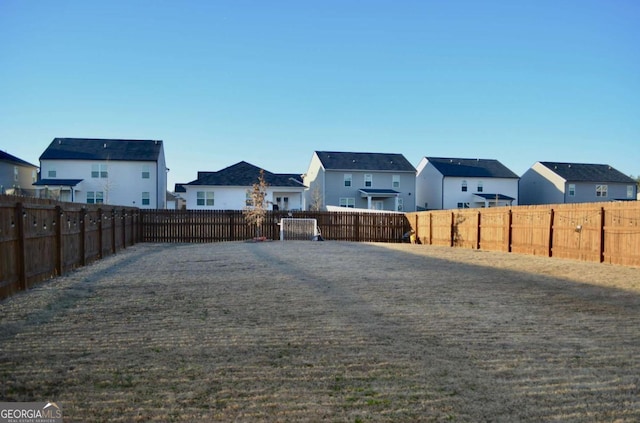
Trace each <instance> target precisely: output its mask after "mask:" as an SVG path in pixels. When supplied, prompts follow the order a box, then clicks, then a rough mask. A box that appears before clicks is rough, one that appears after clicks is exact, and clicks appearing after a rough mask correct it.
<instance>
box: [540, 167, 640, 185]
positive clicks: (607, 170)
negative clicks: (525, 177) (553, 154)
mask: <svg viewBox="0 0 640 423" xmlns="http://www.w3.org/2000/svg"><path fill="white" fill-rule="evenodd" d="M538 163H540V164H541V165H543V166H545V167H546V168H548V169H549V170H551V171H552V172H553V173H555V174H556V175H558V176H560V177H561V178H562V179H564V180H566V181H572V182H618V183H624V184H635V183H636V181H635V180H634V179H633V178H631V177H629V176H627V175H625V174H624V173H622V172H620V171H618V170H616V169H614V168H612V167H611V166H609V165H606V164H585V163H561V162H538Z"/></svg>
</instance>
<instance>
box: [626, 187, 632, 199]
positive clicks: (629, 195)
mask: <svg viewBox="0 0 640 423" xmlns="http://www.w3.org/2000/svg"><path fill="white" fill-rule="evenodd" d="M627 198H633V185H627Z"/></svg>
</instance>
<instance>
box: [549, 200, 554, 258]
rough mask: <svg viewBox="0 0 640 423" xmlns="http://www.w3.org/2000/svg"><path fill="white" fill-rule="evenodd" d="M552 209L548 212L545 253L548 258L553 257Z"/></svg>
mask: <svg viewBox="0 0 640 423" xmlns="http://www.w3.org/2000/svg"><path fill="white" fill-rule="evenodd" d="M554 214H555V213H554V211H553V209H550V210H549V243H548V245H549V250H548V251H547V255H548V256H549V257H552V256H553V217H554Z"/></svg>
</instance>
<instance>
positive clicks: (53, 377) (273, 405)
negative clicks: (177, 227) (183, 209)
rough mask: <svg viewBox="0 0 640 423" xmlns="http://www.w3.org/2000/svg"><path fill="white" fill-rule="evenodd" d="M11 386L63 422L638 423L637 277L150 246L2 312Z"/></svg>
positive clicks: (412, 249)
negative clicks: (55, 409)
mask: <svg viewBox="0 0 640 423" xmlns="http://www.w3.org/2000/svg"><path fill="white" fill-rule="evenodd" d="M0 381H1V385H0V401H46V400H50V401H55V402H56V403H57V404H58V405H60V406H61V407H62V410H63V414H64V416H65V421H70V422H103V421H105V422H106V421H109V422H135V421H140V422H148V421H153V422H199V421H202V422H204V421H221V422H231V421H240V422H260V421H269V422H271V421H273V422H287V421H290V422H299V421H309V422H315V421H331V422H421V421H422V422H441V421H455V422H536V423H538V422H638V421H640V269H639V268H629V267H620V266H611V265H606V264H595V263H585V262H578V261H567V260H560V259H547V258H536V257H532V256H524V255H509V254H505V253H495V252H482V251H473V250H463V249H458V248H455V249H450V248H440V247H428V246H422V245H409V244H357V243H343V242H331V241H327V242H303V241H296V242H284V243H282V242H267V243H241V242H238V243H220V244H200V245H175V244H173V245H169V244H139V245H136V246H135V247H132V248H127V249H126V250H125V251H123V252H121V253H118V254H117V255H115V256H112V257H109V258H107V259H105V260H103V261H102V262H98V263H94V264H93V265H91V266H88V267H86V268H83V269H80V270H78V271H76V272H73V273H71V274H69V275H68V276H65V277H61V278H58V279H55V280H53V281H50V282H47V283H44V284H42V285H40V286H39V287H37V288H36V289H33V290H30V291H28V292H23V293H20V294H18V295H16V296H14V297H11V298H9V299H7V300H4V301H2V302H0Z"/></svg>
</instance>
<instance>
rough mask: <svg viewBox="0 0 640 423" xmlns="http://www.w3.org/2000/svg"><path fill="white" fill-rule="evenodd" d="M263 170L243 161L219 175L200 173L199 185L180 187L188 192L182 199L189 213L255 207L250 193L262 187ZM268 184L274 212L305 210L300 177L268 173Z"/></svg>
mask: <svg viewBox="0 0 640 423" xmlns="http://www.w3.org/2000/svg"><path fill="white" fill-rule="evenodd" d="M261 170H262V169H261V168H259V167H257V166H254V165H252V164H250V163H247V162H245V161H241V162H238V163H236V164H234V165H231V166H229V167H226V168H224V169H221V170H219V171H217V172H198V179H196V180H195V181H192V182H189V183H186V184H179V185H181V187H182V188H181V190H182V189H184V192H182V193H181V196H182V197H183V198H184V199H185V200H186V208H187V209H189V210H242V209H244V208H245V207H247V206H251V205H252V200H251V196H250V191H251V188H252V187H253V185H254V184H256V183H258V180H259V178H260V171H261ZM264 180H265V182H266V183H267V192H266V194H267V195H266V200H267V203H268V204H269V205H270V208H271V209H272V210H302V209H304V190H305V187H304V185H303V184H302V181H301V180H300V175H298V174H292V173H271V172H268V171H266V170H264ZM177 186H178V185H176V188H177ZM176 191H177V189H176Z"/></svg>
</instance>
